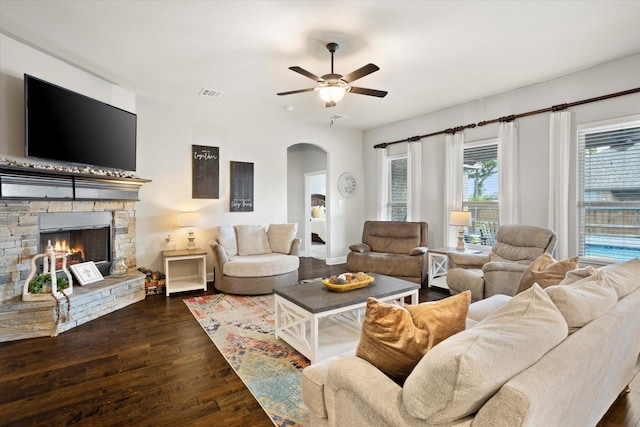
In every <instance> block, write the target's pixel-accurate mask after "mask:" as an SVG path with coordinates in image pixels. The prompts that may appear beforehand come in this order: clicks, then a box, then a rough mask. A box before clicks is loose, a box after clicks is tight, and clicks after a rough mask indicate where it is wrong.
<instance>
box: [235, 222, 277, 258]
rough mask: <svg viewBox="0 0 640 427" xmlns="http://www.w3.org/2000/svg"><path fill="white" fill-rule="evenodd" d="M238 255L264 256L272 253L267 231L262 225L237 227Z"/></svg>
mask: <svg viewBox="0 0 640 427" xmlns="http://www.w3.org/2000/svg"><path fill="white" fill-rule="evenodd" d="M236 236H237V238H238V255H241V256H245V255H262V254H269V253H271V248H270V247H269V238H268V237H267V230H266V229H265V227H263V226H261V225H236Z"/></svg>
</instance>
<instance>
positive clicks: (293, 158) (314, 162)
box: [287, 143, 329, 259]
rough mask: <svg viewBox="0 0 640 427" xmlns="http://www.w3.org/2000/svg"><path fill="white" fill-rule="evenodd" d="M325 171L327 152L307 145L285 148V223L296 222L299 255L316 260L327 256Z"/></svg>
mask: <svg viewBox="0 0 640 427" xmlns="http://www.w3.org/2000/svg"><path fill="white" fill-rule="evenodd" d="M326 171H327V153H326V151H324V150H323V149H322V148H320V147H318V146H316V145H313V144H308V143H301V144H294V145H292V146H290V147H288V148H287V221H288V222H296V223H298V237H299V238H300V239H301V245H300V246H301V250H300V255H301V256H309V257H314V258H319V259H326V256H327V247H328V245H329V237H328V234H329V233H328V229H329V227H328V223H329V215H328V214H327V213H328V212H329V206H328V202H327V201H328V197H327V190H326V189H327V185H326V183H327V172H326ZM323 205H324V206H323Z"/></svg>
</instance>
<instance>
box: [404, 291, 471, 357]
mask: <svg viewBox="0 0 640 427" xmlns="http://www.w3.org/2000/svg"><path fill="white" fill-rule="evenodd" d="M469 304H471V291H464V292H461V293H459V294H457V295H454V296H451V297H448V298H445V299H442V300H440V301H432V302H423V303H422V304H418V305H407V306H405V307H406V309H407V310H408V311H409V313H411V318H412V319H413V323H414V324H415V325H416V326H417V327H418V328H420V329H426V330H427V331H428V332H429V347H428V349H431V348H432V347H433V346H435V345H436V344H438V343H440V342H442V341H444V340H445V339H447V338H449V337H450V336H451V335H453V334H457V333H458V332H460V331H464V329H465V325H466V320H467V313H468V312H469Z"/></svg>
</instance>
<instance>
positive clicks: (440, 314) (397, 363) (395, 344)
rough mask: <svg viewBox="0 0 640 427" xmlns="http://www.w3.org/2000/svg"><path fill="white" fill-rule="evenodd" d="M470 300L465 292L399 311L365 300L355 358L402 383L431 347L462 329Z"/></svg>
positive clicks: (394, 306) (372, 300)
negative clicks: (366, 362) (363, 315)
mask: <svg viewBox="0 0 640 427" xmlns="http://www.w3.org/2000/svg"><path fill="white" fill-rule="evenodd" d="M470 299H471V295H470V292H465V293H462V294H460V295H456V296H453V297H449V298H445V299H443V300H440V301H435V302H430V303H422V304H419V305H416V306H405V307H401V306H399V305H397V304H387V303H384V302H381V301H378V300H377V299H375V298H368V299H367V309H366V314H365V318H364V321H363V323H362V330H361V335H360V342H359V343H358V347H357V349H356V356H358V357H360V358H362V359H365V360H366V361H368V362H369V363H371V364H372V365H374V366H376V367H377V368H378V369H379V370H381V371H382V372H384V373H385V374H386V375H388V376H389V377H390V378H392V379H393V380H394V381H396V382H398V383H402V382H404V380H405V378H406V377H407V376H408V375H409V374H410V373H411V371H412V370H413V368H414V366H415V365H416V363H418V361H419V360H420V359H421V358H422V356H423V355H424V354H425V353H426V352H427V351H429V349H430V348H431V347H432V346H434V345H436V344H437V343H439V342H440V341H442V340H444V339H445V338H447V337H449V336H450V335H452V334H455V333H457V332H459V331H461V330H463V329H464V327H465V321H464V319H465V318H466V314H467V310H468V308H469V301H470Z"/></svg>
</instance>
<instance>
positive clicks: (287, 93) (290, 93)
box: [276, 87, 315, 96]
mask: <svg viewBox="0 0 640 427" xmlns="http://www.w3.org/2000/svg"><path fill="white" fill-rule="evenodd" d="M313 90H315V88H313V87H310V88H308V89H298V90H290V91H289V92H280V93H276V95H280V96H282V95H293V94H294V93H302V92H311V91H313Z"/></svg>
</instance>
